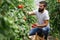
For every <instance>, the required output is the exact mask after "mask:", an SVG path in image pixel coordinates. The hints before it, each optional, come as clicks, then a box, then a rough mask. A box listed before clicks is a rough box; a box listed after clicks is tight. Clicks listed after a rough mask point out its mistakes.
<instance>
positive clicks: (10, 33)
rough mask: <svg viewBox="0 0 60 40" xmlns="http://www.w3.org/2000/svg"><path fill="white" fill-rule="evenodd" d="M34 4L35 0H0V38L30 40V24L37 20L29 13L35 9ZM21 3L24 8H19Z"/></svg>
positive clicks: (5, 39)
mask: <svg viewBox="0 0 60 40" xmlns="http://www.w3.org/2000/svg"><path fill="white" fill-rule="evenodd" d="M32 4H33V0H0V40H28V32H29V29H30V27H31V26H30V25H31V24H32V23H34V22H35V21H36V20H35V17H34V16H29V15H27V11H31V10H33V9H34V6H33V5H32ZM19 5H23V6H24V8H18V6H19ZM24 16H26V17H27V20H24V19H23V17H24Z"/></svg>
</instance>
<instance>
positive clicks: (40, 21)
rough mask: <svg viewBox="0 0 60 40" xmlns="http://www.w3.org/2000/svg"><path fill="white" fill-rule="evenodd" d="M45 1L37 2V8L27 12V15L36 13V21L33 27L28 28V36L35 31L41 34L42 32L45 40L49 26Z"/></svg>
mask: <svg viewBox="0 0 60 40" xmlns="http://www.w3.org/2000/svg"><path fill="white" fill-rule="evenodd" d="M46 6H47V3H46V2H45V1H41V2H39V8H38V9H36V10H34V11H31V12H29V13H28V14H29V15H36V17H37V23H35V25H36V26H35V28H33V29H31V30H30V33H29V36H32V35H35V34H36V33H37V34H38V35H39V36H41V35H42V34H43V35H44V36H45V39H46V40H47V36H48V33H49V31H50V26H49V14H48V11H47V10H46Z"/></svg>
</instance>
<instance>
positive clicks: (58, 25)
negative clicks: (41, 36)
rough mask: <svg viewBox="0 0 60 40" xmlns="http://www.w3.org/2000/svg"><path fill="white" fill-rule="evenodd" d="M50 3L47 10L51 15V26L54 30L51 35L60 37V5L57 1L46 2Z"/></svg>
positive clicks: (49, 0)
mask: <svg viewBox="0 0 60 40" xmlns="http://www.w3.org/2000/svg"><path fill="white" fill-rule="evenodd" d="M46 1H47V2H48V7H47V9H48V10H49V14H50V26H51V28H52V30H51V34H52V35H53V36H55V37H56V36H59V34H60V33H59V31H60V12H59V11H60V3H58V2H57V0H46Z"/></svg>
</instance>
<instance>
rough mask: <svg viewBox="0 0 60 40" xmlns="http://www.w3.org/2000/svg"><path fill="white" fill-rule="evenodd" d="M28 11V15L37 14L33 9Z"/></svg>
mask: <svg viewBox="0 0 60 40" xmlns="http://www.w3.org/2000/svg"><path fill="white" fill-rule="evenodd" d="M27 13H28V15H35V13H34V12H33V11H31V12H27Z"/></svg>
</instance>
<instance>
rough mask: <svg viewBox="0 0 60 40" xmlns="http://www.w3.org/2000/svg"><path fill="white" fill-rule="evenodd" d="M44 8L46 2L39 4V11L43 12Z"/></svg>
mask: <svg viewBox="0 0 60 40" xmlns="http://www.w3.org/2000/svg"><path fill="white" fill-rule="evenodd" d="M44 8H45V7H44V4H39V10H38V11H39V12H42V11H43V10H44Z"/></svg>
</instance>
